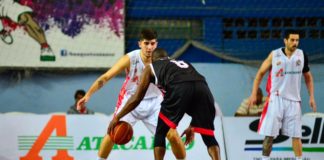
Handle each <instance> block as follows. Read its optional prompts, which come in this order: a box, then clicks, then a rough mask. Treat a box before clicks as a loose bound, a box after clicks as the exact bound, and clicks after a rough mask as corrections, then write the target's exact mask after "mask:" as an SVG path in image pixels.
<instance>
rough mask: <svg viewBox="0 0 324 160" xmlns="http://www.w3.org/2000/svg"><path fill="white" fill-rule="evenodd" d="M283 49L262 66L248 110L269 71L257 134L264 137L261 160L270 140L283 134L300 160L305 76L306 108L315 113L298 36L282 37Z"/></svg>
mask: <svg viewBox="0 0 324 160" xmlns="http://www.w3.org/2000/svg"><path fill="white" fill-rule="evenodd" d="M284 43H285V48H278V49H276V50H273V51H272V52H271V53H270V54H269V56H268V57H267V58H266V59H265V60H264V62H263V63H262V65H261V67H260V69H259V71H258V73H257V74H256V77H255V80H254V84H253V89H252V93H251V96H250V106H252V105H253V104H255V103H256V100H257V90H258V88H259V85H260V82H261V80H262V77H263V76H264V74H265V73H266V72H267V71H268V70H270V74H269V78H268V84H267V90H268V92H269V93H270V94H269V95H270V97H269V100H268V102H266V105H265V107H264V110H263V112H262V115H261V119H260V122H259V128H258V133H259V134H261V135H265V139H264V141H263V153H262V154H263V159H262V160H268V159H269V156H270V153H271V150H272V144H273V138H274V137H276V136H278V134H279V129H282V134H283V135H286V136H289V137H292V147H293V150H294V153H295V156H296V160H301V159H302V143H301V136H302V134H301V131H302V128H301V126H302V121H301V105H300V104H301V98H300V87H301V77H302V75H304V78H305V83H306V86H307V89H308V93H309V104H310V106H311V107H312V109H313V111H314V112H316V103H315V99H314V85H313V77H312V74H311V72H310V70H309V67H308V59H307V56H306V54H304V52H303V51H302V50H301V49H298V48H297V47H298V43H299V33H298V32H296V31H293V30H288V31H287V32H286V33H285V37H284Z"/></svg>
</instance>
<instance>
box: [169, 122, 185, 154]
mask: <svg viewBox="0 0 324 160" xmlns="http://www.w3.org/2000/svg"><path fill="white" fill-rule="evenodd" d="M166 137H167V139H168V140H169V142H170V145H171V150H172V152H173V154H174V156H175V157H176V158H177V159H178V160H180V159H185V158H186V149H185V146H184V143H183V142H182V140H181V137H180V135H179V134H178V132H177V130H176V129H173V128H170V129H169V132H168V133H167V136H166Z"/></svg>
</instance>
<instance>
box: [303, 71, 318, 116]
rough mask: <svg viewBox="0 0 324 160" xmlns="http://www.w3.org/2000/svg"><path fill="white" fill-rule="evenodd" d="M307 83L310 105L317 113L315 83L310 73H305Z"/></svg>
mask: <svg viewBox="0 0 324 160" xmlns="http://www.w3.org/2000/svg"><path fill="white" fill-rule="evenodd" d="M304 78H305V83H306V87H307V90H308V94H309V105H310V106H311V107H312V108H313V111H314V112H316V103H315V98H314V82H313V76H312V73H311V72H310V71H308V72H305V73H304Z"/></svg>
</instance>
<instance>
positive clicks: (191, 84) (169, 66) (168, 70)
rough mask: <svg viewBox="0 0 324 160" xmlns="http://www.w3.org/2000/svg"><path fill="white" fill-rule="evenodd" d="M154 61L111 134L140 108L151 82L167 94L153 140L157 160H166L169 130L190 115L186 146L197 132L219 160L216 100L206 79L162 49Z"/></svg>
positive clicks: (116, 120) (117, 116)
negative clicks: (215, 127)
mask: <svg viewBox="0 0 324 160" xmlns="http://www.w3.org/2000/svg"><path fill="white" fill-rule="evenodd" d="M152 61H153V63H152V64H150V66H146V67H145V69H144V71H143V73H142V75H141V81H140V84H139V86H138V88H137V90H136V93H135V94H134V95H133V96H132V97H131V98H130V99H129V100H128V102H127V103H126V105H125V106H124V108H123V109H122V110H121V111H120V112H119V113H118V114H117V115H116V116H115V117H114V119H113V120H112V121H111V122H110V124H109V128H108V131H109V132H110V131H111V130H112V128H113V127H114V126H115V125H116V123H117V122H118V121H119V119H120V118H122V117H123V116H124V115H126V114H127V113H129V112H130V111H132V110H133V109H135V108H136V107H137V105H138V104H139V103H140V102H141V100H142V99H143V97H144V95H145V93H146V90H147V89H148V86H149V84H150V82H152V83H155V84H156V85H158V86H159V87H161V88H162V89H163V90H164V93H165V95H164V100H163V102H162V103H161V111H160V114H159V120H158V126H157V129H156V133H155V138H154V157H155V159H156V160H163V157H164V154H165V137H166V134H167V132H168V131H169V129H170V128H176V127H177V125H178V123H179V122H180V120H181V119H182V117H183V116H184V114H185V113H187V114H188V115H190V116H191V117H192V121H191V123H190V126H189V127H188V128H187V129H186V130H185V131H184V133H183V135H184V134H186V141H185V144H188V143H190V142H192V140H193V137H194V132H198V133H200V134H201V136H202V139H203V141H204V143H205V145H206V146H207V150H208V153H209V155H210V156H211V158H212V159H213V160H220V155H219V146H218V142H217V140H216V138H215V136H214V118H215V114H216V111H215V107H214V98H213V95H212V94H211V92H210V90H209V88H208V85H207V82H206V80H205V78H204V77H203V76H202V75H200V74H199V73H198V72H197V71H196V70H195V69H194V67H193V66H192V65H191V64H190V63H188V62H184V61H177V60H173V59H169V57H168V55H167V53H166V51H165V50H163V49H159V48H158V49H155V50H154V52H153V57H152Z"/></svg>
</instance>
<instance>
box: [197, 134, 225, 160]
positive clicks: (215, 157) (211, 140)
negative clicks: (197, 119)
mask: <svg viewBox="0 0 324 160" xmlns="http://www.w3.org/2000/svg"><path fill="white" fill-rule="evenodd" d="M201 137H202V139H203V141H204V143H205V145H206V147H207V151H208V154H209V156H210V157H211V158H212V160H220V159H221V158H220V149H219V145H218V142H217V140H216V138H215V137H214V136H211V135H204V134H201Z"/></svg>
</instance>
